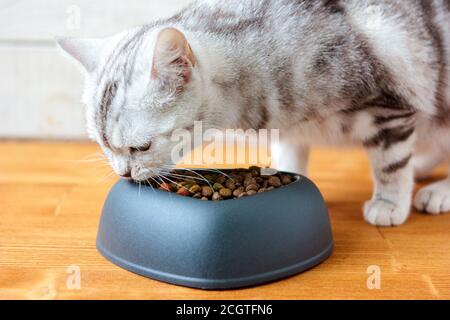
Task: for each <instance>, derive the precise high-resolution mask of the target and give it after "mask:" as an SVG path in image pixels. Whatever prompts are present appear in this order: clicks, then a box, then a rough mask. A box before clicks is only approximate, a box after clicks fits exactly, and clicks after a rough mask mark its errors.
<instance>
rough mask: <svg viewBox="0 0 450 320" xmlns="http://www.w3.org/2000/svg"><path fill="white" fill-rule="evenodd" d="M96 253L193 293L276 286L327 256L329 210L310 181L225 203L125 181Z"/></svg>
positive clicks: (110, 202) (108, 210) (115, 193)
mask: <svg viewBox="0 0 450 320" xmlns="http://www.w3.org/2000/svg"><path fill="white" fill-rule="evenodd" d="M97 248H98V250H99V251H100V253H101V254H102V255H104V256H105V257H106V258H107V259H109V260H110V261H112V262H113V263H115V264H117V265H118V266H120V267H123V268H125V269H127V270H129V271H132V272H134V273H137V274H140V275H143V276H146V277H149V278H152V279H156V280H160V281H164V282H168V283H172V284H176V285H182V286H187V287H194V288H201V289H231V288H239V287H247V286H253V285H257V284H262V283H266V282H271V281H274V280H278V279H281V278H285V277H288V276H292V275H294V274H297V273H300V272H302V271H305V270H307V269H309V268H312V267H313V266H315V265H317V264H319V263H321V262H322V261H324V260H325V259H326V258H328V257H329V256H330V255H331V253H332V251H333V238H332V233H331V227H330V222H329V218H328V212H327V207H326V205H325V202H324V200H323V198H322V195H321V194H320V192H319V190H318V189H317V187H316V186H315V185H314V184H313V183H312V182H311V181H310V180H308V179H307V178H304V177H298V179H297V180H296V181H295V182H293V183H292V184H290V185H288V186H284V187H282V188H279V189H276V190H273V191H270V192H265V193H261V194H256V195H253V196H248V197H244V198H240V199H232V200H225V201H218V202H214V201H201V200H197V199H192V198H190V197H182V196H179V195H176V194H173V193H168V192H164V191H160V190H153V189H151V188H150V187H141V188H139V186H138V185H136V184H135V183H133V182H129V181H125V180H121V181H119V182H118V183H117V184H116V185H115V186H114V187H113V189H112V190H111V192H110V194H109V196H108V199H107V200H106V203H105V205H104V208H103V214H102V218H101V221H100V227H99V232H98V236H97Z"/></svg>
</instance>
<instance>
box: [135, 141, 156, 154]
mask: <svg viewBox="0 0 450 320" xmlns="http://www.w3.org/2000/svg"><path fill="white" fill-rule="evenodd" d="M151 146H152V143H151V142H149V143H147V144H145V145H143V146H140V147H131V148H130V152H131V153H136V152H145V151H148V150H150V147H151Z"/></svg>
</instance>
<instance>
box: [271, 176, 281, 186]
mask: <svg viewBox="0 0 450 320" xmlns="http://www.w3.org/2000/svg"><path fill="white" fill-rule="evenodd" d="M269 185H270V186H272V187H275V188H278V187H280V186H281V180H280V178H278V177H276V176H272V177H269Z"/></svg>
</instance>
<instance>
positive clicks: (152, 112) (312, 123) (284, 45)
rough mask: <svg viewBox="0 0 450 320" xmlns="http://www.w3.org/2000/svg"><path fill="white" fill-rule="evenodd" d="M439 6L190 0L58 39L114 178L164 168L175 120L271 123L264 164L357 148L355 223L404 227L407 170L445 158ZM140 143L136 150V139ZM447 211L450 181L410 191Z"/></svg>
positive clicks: (447, 48)
mask: <svg viewBox="0 0 450 320" xmlns="http://www.w3.org/2000/svg"><path fill="white" fill-rule="evenodd" d="M449 8H450V1H449V0H410V1H403V0H317V1H316V0H248V1H239V0H228V1H219V0H200V1H195V2H193V3H192V4H191V5H189V6H188V7H186V8H185V9H184V10H182V11H181V12H180V13H178V14H177V15H175V16H173V17H171V18H169V19H165V20H160V21H156V22H153V23H151V24H149V25H146V26H142V27H137V28H133V29H131V30H127V31H125V32H122V33H120V34H118V35H116V36H113V37H110V38H105V39H61V40H59V44H60V46H61V48H62V49H64V51H65V52H67V53H68V54H69V55H70V56H72V57H74V58H75V60H77V61H78V63H79V64H80V65H81V66H82V67H83V70H84V72H85V73H86V87H85V92H84V98H83V100H84V102H85V104H86V105H87V125H88V132H89V134H90V136H91V137H92V138H93V139H94V140H96V141H97V142H98V143H99V144H100V146H101V147H102V148H103V150H104V152H105V154H106V155H107V157H108V158H109V159H110V162H111V165H112V167H113V168H114V170H115V171H116V172H117V173H118V174H119V175H131V176H132V178H133V179H135V180H145V179H148V178H149V177H151V176H152V175H153V174H155V173H158V172H159V171H160V170H161V166H162V165H167V164H169V163H170V150H171V148H172V147H173V142H172V141H171V140H170V134H171V132H173V131H174V130H175V129H177V128H192V124H193V122H194V121H202V122H203V124H204V127H205V128H209V127H211V128H212V127H215V128H222V129H224V128H242V129H248V128H254V129H260V128H276V129H280V131H281V138H282V140H281V143H280V144H279V145H277V146H274V148H273V149H274V153H273V154H274V163H275V165H276V166H277V168H279V169H282V170H289V171H297V172H299V173H305V171H306V167H307V163H306V161H307V159H308V152H309V149H310V146H313V145H317V144H328V145H329V144H331V145H344V146H345V145H359V146H363V147H365V148H366V149H367V151H368V154H369V157H370V160H371V163H372V168H373V176H374V184H375V187H374V195H373V198H372V200H370V201H368V202H367V203H366V205H365V208H364V217H365V219H366V220H367V221H368V222H369V223H371V224H374V225H378V226H395V225H400V224H403V223H404V222H405V221H406V220H407V218H408V215H409V212H410V207H411V203H412V191H413V186H414V171H416V172H417V173H418V174H420V175H421V176H423V175H426V174H427V172H429V171H430V170H431V169H433V168H434V166H436V165H437V164H439V163H442V162H445V161H448V158H449V156H448V155H449V152H450V112H449V109H450V11H449ZM149 141H151V148H150V149H149V150H145V151H142V152H136V150H140V149H142V148H140V147H141V146H143V145H149ZM414 204H415V206H416V208H417V209H419V210H422V211H426V212H429V213H432V214H440V213H444V212H448V211H450V179H446V180H444V181H441V182H438V183H437V184H432V185H431V186H428V187H426V188H424V189H422V190H421V191H419V193H418V194H417V195H416V197H415V200H414Z"/></svg>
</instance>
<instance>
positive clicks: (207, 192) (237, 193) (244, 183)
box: [150, 167, 296, 201]
mask: <svg viewBox="0 0 450 320" xmlns="http://www.w3.org/2000/svg"><path fill="white" fill-rule="evenodd" d="M271 172H273V174H271ZM173 173H175V174H178V175H174V178H173V179H174V181H171V182H170V183H168V182H167V183H161V184H158V183H156V182H150V184H151V185H152V187H154V188H158V189H160V190H164V191H168V192H176V193H177V194H179V195H182V196H186V197H192V198H193V199H199V200H203V201H208V200H214V201H218V200H226V199H233V198H234V199H238V198H242V197H246V196H251V195H254V194H257V193H264V192H268V191H272V190H274V189H276V188H279V187H281V186H283V185H289V184H291V183H292V182H294V181H295V180H296V178H295V177H294V175H291V174H289V173H281V172H277V171H276V170H269V169H264V170H263V169H261V168H259V167H250V168H249V169H234V170H225V172H224V173H219V172H210V171H208V170H204V171H202V170H199V171H198V173H197V174H196V173H193V172H189V171H184V170H182V169H179V170H174V171H173ZM198 175H201V176H202V177H205V178H206V181H199V179H197V178H196V177H197V176H198ZM175 176H178V177H179V178H175ZM183 177H184V178H183Z"/></svg>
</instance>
